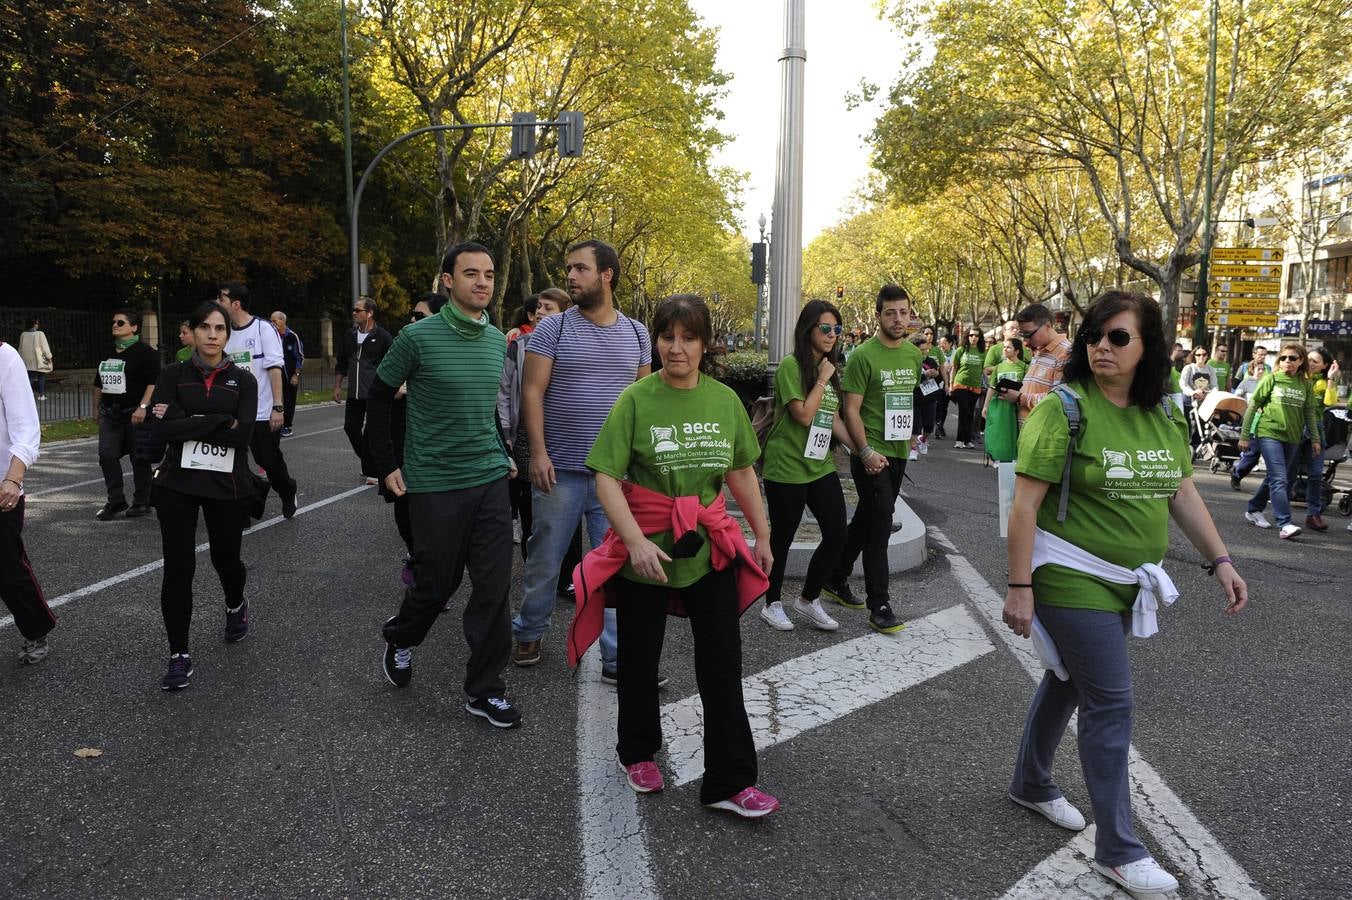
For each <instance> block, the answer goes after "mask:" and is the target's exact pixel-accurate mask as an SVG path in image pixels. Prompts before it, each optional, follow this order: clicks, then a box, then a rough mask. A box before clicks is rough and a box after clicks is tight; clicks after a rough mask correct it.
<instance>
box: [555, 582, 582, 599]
mask: <svg viewBox="0 0 1352 900" xmlns="http://www.w3.org/2000/svg"><path fill="white" fill-rule="evenodd" d="M554 596H556V597H558V598H559V599H560V600H562V601H564V602H565V603H576V602H577V589H576V588H574V587H573V586H572V585H571V584H570V585H568V586H567V587H565V588H564V589H563V590H561V591H555V592H554Z"/></svg>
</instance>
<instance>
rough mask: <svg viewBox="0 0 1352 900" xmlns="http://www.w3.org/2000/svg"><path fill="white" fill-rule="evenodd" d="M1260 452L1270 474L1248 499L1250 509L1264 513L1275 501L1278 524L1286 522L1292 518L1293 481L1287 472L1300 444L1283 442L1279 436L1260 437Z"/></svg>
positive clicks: (1293, 462)
mask: <svg viewBox="0 0 1352 900" xmlns="http://www.w3.org/2000/svg"><path fill="white" fill-rule="evenodd" d="M1257 443H1258V453H1259V455H1261V456H1262V457H1263V465H1265V466H1267V477H1266V478H1264V479H1263V483H1262V484H1260V485H1259V486H1258V493H1256V494H1254V495H1253V499H1251V500H1250V501H1249V512H1252V513H1259V512H1262V511H1263V510H1264V509H1265V508H1266V507H1267V505H1268V500H1269V499H1271V500H1272V511H1273V512H1274V513H1276V514H1277V524H1278V525H1286V524H1287V523H1289V522H1290V521H1291V495H1290V489H1291V482H1290V479H1289V477H1288V473H1289V472H1291V470H1292V469H1293V468H1294V467H1295V464H1296V451H1298V450H1299V449H1300V444H1284V443H1282V442H1281V441H1279V440H1277V439H1276V438H1269V437H1260V438H1258V440H1257Z"/></svg>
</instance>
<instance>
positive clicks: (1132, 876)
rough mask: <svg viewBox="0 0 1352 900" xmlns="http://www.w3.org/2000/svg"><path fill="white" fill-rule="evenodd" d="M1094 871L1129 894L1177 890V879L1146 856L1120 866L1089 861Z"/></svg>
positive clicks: (1162, 892) (1163, 892)
mask: <svg viewBox="0 0 1352 900" xmlns="http://www.w3.org/2000/svg"><path fill="white" fill-rule="evenodd" d="M1091 865H1092V866H1093V867H1094V869H1095V871H1097V872H1098V873H1099V874H1101V875H1104V876H1106V877H1108V878H1110V879H1112V880H1113V881H1115V882H1117V883H1118V884H1120V885H1121V886H1122V887H1124V888H1126V889H1127V892H1128V893H1130V894H1166V893H1168V892H1169V891H1176V890H1178V879H1177V878H1175V877H1174V876H1172V875H1170V874H1169V873H1168V872H1166V871H1164V870H1163V869H1161V868H1160V864H1159V863H1157V862H1155V860H1153V859H1151V858H1150V857H1149V856H1147V857H1146V858H1145V859H1138V860H1136V861H1135V862H1129V863H1127V864H1126V865H1122V866H1105V865H1103V864H1102V863H1097V862H1095V863H1091Z"/></svg>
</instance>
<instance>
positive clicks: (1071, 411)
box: [1052, 384, 1080, 522]
mask: <svg viewBox="0 0 1352 900" xmlns="http://www.w3.org/2000/svg"><path fill="white" fill-rule="evenodd" d="M1052 393H1053V394H1055V395H1056V396H1057V397H1059V398H1060V399H1061V409H1062V410H1064V411H1065V414H1066V424H1067V425H1068V426H1069V429H1070V440H1069V441H1068V442H1067V443H1066V462H1065V464H1064V465H1063V466H1062V467H1061V502H1060V504H1059V505H1058V506H1057V508H1056V521H1058V522H1064V521H1065V520H1066V504H1067V503H1069V502H1070V460H1071V457H1073V456H1074V455H1075V445H1076V443H1077V442H1078V440H1079V437H1080V398H1079V395H1078V394H1076V393H1075V392H1074V391H1072V390H1071V389H1070V388H1069V387H1068V386H1066V385H1064V384H1058V385H1057V386H1056V387H1054V388H1052Z"/></svg>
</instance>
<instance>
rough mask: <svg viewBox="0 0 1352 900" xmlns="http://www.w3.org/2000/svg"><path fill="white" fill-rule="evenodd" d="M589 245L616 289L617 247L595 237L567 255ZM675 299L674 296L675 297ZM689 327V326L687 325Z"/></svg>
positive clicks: (575, 246)
mask: <svg viewBox="0 0 1352 900" xmlns="http://www.w3.org/2000/svg"><path fill="white" fill-rule="evenodd" d="M588 247H590V248H591V249H592V252H593V253H595V254H596V271H597V273H600V272H601V270H603V269H609V270H610V289H611V290H612V291H613V290H615V285H617V284H619V282H620V254H618V253H616V252H615V248H614V247H612V246H610V245H609V244H607V243H606V242H605V241H598V240H595V239H592V240H589V241H578V242H577V243H576V244H574V245H573V246H571V247H569V248H568V252H567V253H565V254H564V255H565V256H571V255H572V254H574V253H576V252H577V251H578V250H585V249H587V248H588ZM680 296H694V295H693V294H682V295H680ZM673 299H674V298H673ZM687 327H688V326H687Z"/></svg>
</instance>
